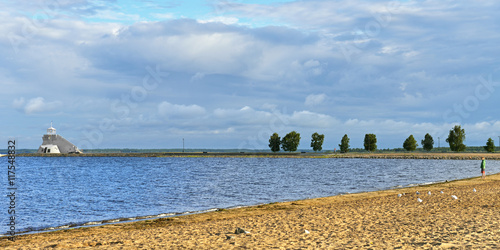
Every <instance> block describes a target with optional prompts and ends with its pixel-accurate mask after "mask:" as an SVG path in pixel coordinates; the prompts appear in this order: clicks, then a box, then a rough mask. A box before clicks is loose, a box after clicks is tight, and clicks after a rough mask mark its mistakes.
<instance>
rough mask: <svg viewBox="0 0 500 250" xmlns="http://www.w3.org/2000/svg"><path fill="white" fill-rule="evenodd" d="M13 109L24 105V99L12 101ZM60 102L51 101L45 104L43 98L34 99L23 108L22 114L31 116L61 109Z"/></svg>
mask: <svg viewBox="0 0 500 250" xmlns="http://www.w3.org/2000/svg"><path fill="white" fill-rule="evenodd" d="M13 105H14V107H16V108H19V107H22V105H24V98H22V97H21V98H19V99H16V100H14V103H13ZM61 105H62V102H60V101H52V102H46V101H45V99H44V98H43V97H36V98H33V99H30V100H29V101H28V102H27V103H26V106H24V113H26V114H33V113H42V112H48V111H52V110H56V109H61V108H62V107H61Z"/></svg>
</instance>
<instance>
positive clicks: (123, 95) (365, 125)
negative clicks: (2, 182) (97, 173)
mask: <svg viewBox="0 0 500 250" xmlns="http://www.w3.org/2000/svg"><path fill="white" fill-rule="evenodd" d="M498 13H500V2H498V1H496V0H480V1H466V0H454V1H451V0H449V1H448V0H426V1H413V0H410V1H368V0H366V1H364V0H311V1H269V0H267V1H263V0H248V1H246V0H234V1H231V0H229V1H218V0H193V1H180V0H173V1H156V0H141V1H129V0H127V1H121V0H101V1H93V0H38V1H32V0H18V1H8V0H0V21H1V25H0V34H1V36H0V55H1V60H0V86H1V91H0V100H1V102H0V108H1V110H2V123H1V125H0V126H1V132H0V138H1V139H2V140H3V141H4V142H5V145H6V143H7V139H8V138H11V137H15V138H16V139H17V140H18V142H19V144H20V145H19V146H18V147H22V148H38V146H39V145H40V144H41V142H42V139H41V136H42V135H43V134H44V133H45V131H46V129H47V128H48V127H49V126H50V123H51V121H52V122H53V125H54V127H55V128H56V129H57V132H58V133H59V134H61V135H63V136H64V137H65V138H67V139H68V140H70V141H72V142H74V143H75V144H77V146H79V147H80V148H83V149H89V148H181V147H182V139H183V138H184V139H185V143H186V147H188V148H213V149H215V148H248V149H264V148H267V144H268V139H269V136H270V135H271V134H272V133H273V132H277V133H279V134H280V136H284V135H285V134H286V133H288V132H290V131H292V130H296V131H297V132H299V133H301V136H302V140H301V145H300V147H299V148H303V149H307V148H310V147H309V144H310V138H311V134H312V133H314V132H318V133H321V134H325V143H324V147H323V148H325V149H333V148H338V144H339V143H340V140H341V138H342V136H343V135H344V134H348V136H349V137H350V138H351V146H352V147H362V145H363V138H364V135H365V134H366V133H375V134H376V135H377V138H378V147H379V148H395V147H402V143H403V141H404V139H406V138H407V137H408V136H409V135H410V134H413V135H414V136H415V137H416V139H417V140H418V141H420V140H421V139H423V137H424V135H425V134H426V133H430V134H431V135H432V136H433V137H434V138H435V141H436V144H437V141H438V139H437V137H441V146H443V145H444V144H445V142H444V138H445V137H446V136H447V133H448V131H449V130H450V129H451V128H452V127H453V125H455V124H460V125H462V127H463V128H465V131H466V134H467V140H466V144H467V145H476V146H480V145H485V143H486V140H487V139H488V138H489V137H492V138H493V139H495V143H496V145H498V139H499V138H498V136H500V111H499V110H500V109H499V97H500V49H499V46H498V45H499V44H500V15H498ZM435 146H437V145H435Z"/></svg>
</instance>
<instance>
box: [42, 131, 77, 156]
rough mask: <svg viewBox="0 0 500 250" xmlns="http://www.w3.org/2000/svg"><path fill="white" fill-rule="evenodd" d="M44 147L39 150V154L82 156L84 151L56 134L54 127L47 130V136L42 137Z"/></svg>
mask: <svg viewBox="0 0 500 250" xmlns="http://www.w3.org/2000/svg"><path fill="white" fill-rule="evenodd" d="M42 139H43V142H42V145H41V146H40V147H39V148H38V153H42V154H60V153H62V154H67V153H75V154H80V153H82V151H81V150H80V149H78V148H77V147H76V146H75V145H73V143H71V142H69V141H68V140H66V139H64V137H62V136H60V135H58V134H56V129H55V128H54V127H52V123H50V128H48V129H47V134H45V135H43V137H42Z"/></svg>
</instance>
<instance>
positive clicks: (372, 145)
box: [364, 134, 377, 152]
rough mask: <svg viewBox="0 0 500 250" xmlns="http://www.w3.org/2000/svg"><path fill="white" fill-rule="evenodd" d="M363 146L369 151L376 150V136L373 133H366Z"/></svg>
mask: <svg viewBox="0 0 500 250" xmlns="http://www.w3.org/2000/svg"><path fill="white" fill-rule="evenodd" d="M364 146H365V150H368V151H370V152H373V151H375V150H377V136H376V135H374V134H366V135H365V143H364Z"/></svg>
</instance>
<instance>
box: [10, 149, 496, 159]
mask: <svg viewBox="0 0 500 250" xmlns="http://www.w3.org/2000/svg"><path fill="white" fill-rule="evenodd" d="M17 156H19V157H262V158H365V159H434V160H480V159H481V158H482V157H485V158H486V159H487V160H500V153H486V152H482V153H477V152H461V153H455V152H446V153H440V152H431V153H427V152H412V153H409V152H404V153H401V152H388V153H387V152H374V153H368V152H349V153H333V152H324V153H314V152H306V151H302V152H294V153H272V152H208V151H198V152H118V151H114V152H89V153H83V154H39V153H20V154H18V155H17Z"/></svg>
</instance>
